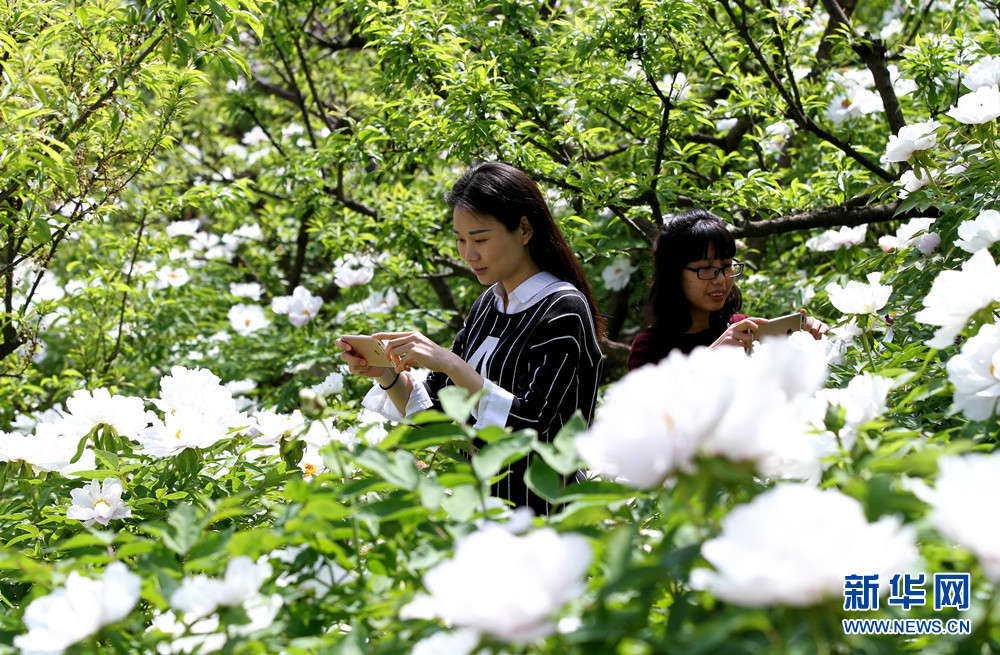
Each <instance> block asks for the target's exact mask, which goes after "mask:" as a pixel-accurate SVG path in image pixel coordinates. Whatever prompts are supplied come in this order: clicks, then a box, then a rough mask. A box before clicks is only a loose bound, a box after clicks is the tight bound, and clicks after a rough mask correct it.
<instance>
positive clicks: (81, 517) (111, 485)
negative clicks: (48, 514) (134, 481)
mask: <svg viewBox="0 0 1000 655" xmlns="http://www.w3.org/2000/svg"><path fill="white" fill-rule="evenodd" d="M70 496H71V497H72V498H73V504H72V505H70V506H69V509H67V510H66V518H68V519H73V520H75V521H83V525H84V526H85V527H90V526H92V525H94V523H100V524H101V525H107V524H108V522H110V521H112V520H115V519H127V518H129V517H130V516H132V509H131V508H130V507H129V506H128V504H127V503H125V502H124V501H123V500H122V484H121V482H119V481H118V479H117V478H105V479H104V481H103V482H98V481H97V480H91V481H90V483H89V484H87V485H86V486H84V487H83V488H82V489H73V490H72V491H71V492H70Z"/></svg>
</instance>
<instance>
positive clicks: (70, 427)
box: [59, 388, 155, 439]
mask: <svg viewBox="0 0 1000 655" xmlns="http://www.w3.org/2000/svg"><path fill="white" fill-rule="evenodd" d="M154 418H155V415H154V414H153V413H152V412H150V411H147V410H146V408H145V404H144V402H143V399H142V398H133V397H128V396H119V395H117V394H116V395H113V396H112V395H111V392H109V391H108V390H107V389H104V388H100V389H94V390H93V391H84V390H77V391H74V392H73V395H72V396H70V397H69V398H67V399H66V411H65V412H63V420H62V421H61V422H60V425H59V427H60V429H61V430H62V431H63V432H64V433H65V434H67V435H73V436H76V437H83V436H86V435H87V434H89V433H90V431H91V430H93V429H94V428H96V427H97V426H99V425H107V426H109V427H111V428H114V430H115V432H117V433H118V434H119V435H121V436H123V437H128V438H131V439H135V438H136V436H137V435H139V434H140V433H141V432H142V431H143V430H145V429H146V426H147V425H149V424H150V422H151V421H152V420H153V419H154Z"/></svg>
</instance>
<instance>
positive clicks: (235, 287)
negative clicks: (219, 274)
mask: <svg viewBox="0 0 1000 655" xmlns="http://www.w3.org/2000/svg"><path fill="white" fill-rule="evenodd" d="M229 293H231V294H233V295H234V296H236V297H237V298H249V299H250V300H260V297H261V296H262V295H264V287H262V286H260V284H258V283H256V282H246V283H238V282H233V283H231V284H230V285H229Z"/></svg>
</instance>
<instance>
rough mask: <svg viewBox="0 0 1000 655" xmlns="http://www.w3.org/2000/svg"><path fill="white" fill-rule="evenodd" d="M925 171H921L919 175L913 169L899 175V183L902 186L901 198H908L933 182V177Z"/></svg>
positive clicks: (900, 190)
mask: <svg viewBox="0 0 1000 655" xmlns="http://www.w3.org/2000/svg"><path fill="white" fill-rule="evenodd" d="M923 173H924V172H923V171H920V174H919V175H918V174H917V172H915V171H913V170H912V169H911V170H908V171H904V172H903V174H902V175H900V176H899V184H900V186H901V188H900V189H899V194H898V195H899V199H900V200H903V199H904V198H908V197H909V195H910V194H911V193H913V192H914V191H917V190H919V189H923V188H924V187H925V186H927V185H928V184H930V183H931V178H930V177H928V176H925V175H924V174H923Z"/></svg>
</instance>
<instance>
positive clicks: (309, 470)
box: [302, 464, 316, 475]
mask: <svg viewBox="0 0 1000 655" xmlns="http://www.w3.org/2000/svg"><path fill="white" fill-rule="evenodd" d="M302 470H303V471H305V474H306V475H315V474H316V466H315V465H314V464H303V465H302Z"/></svg>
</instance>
